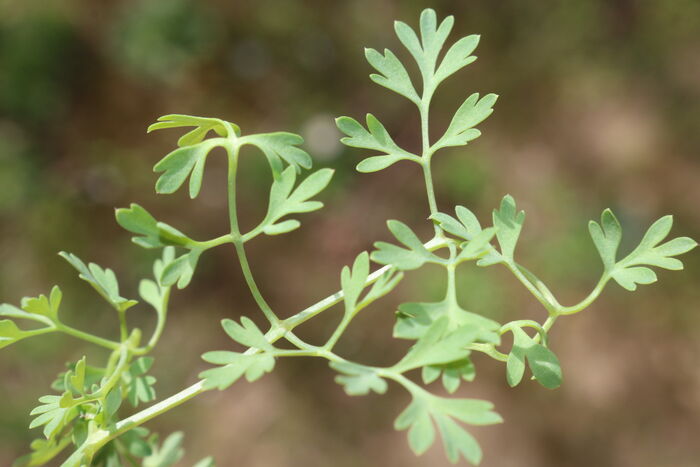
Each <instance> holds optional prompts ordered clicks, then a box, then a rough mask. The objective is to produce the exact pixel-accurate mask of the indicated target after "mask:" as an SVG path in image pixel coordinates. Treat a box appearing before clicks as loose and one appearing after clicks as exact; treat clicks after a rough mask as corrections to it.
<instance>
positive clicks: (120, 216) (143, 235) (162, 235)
mask: <svg viewBox="0 0 700 467" xmlns="http://www.w3.org/2000/svg"><path fill="white" fill-rule="evenodd" d="M115 217H116V219H117V223H118V224H119V225H120V226H122V227H123V228H124V229H125V230H127V231H129V232H132V233H135V234H137V236H134V237H132V238H131V241H132V242H134V243H135V244H137V245H139V246H141V247H143V248H160V247H164V246H168V245H173V246H188V245H191V244H193V243H194V241H193V240H192V239H190V238H189V237H187V235H185V234H184V233H182V232H180V231H179V230H177V229H176V228H174V227H171V226H169V225H168V224H165V223H163V222H158V221H157V220H156V219H155V218H154V217H153V216H152V215H151V214H150V213H149V212H148V211H146V210H145V209H144V208H142V207H141V206H139V205H138V204H135V203H132V204H131V206H129V208H120V209H117V210H116V211H115Z"/></svg>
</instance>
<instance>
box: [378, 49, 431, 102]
mask: <svg viewBox="0 0 700 467" xmlns="http://www.w3.org/2000/svg"><path fill="white" fill-rule="evenodd" d="M365 57H367V61H368V62H369V64H370V65H372V66H373V67H374V68H375V69H376V70H377V71H378V72H379V73H380V74H372V75H370V78H371V79H372V81H374V82H375V83H377V84H379V85H380V86H384V87H386V88H388V89H391V90H392V91H394V92H396V93H398V94H401V95H402V96H404V97H405V98H407V99H408V100H410V101H411V102H413V103H415V104H418V103H419V102H420V97H418V93H416V90H415V88H414V87H413V83H411V78H410V76H409V75H408V72H407V71H406V68H404V66H403V65H402V64H401V61H399V59H398V58H396V55H394V53H393V52H392V51H391V50H389V49H384V55H382V54H380V53H379V52H377V51H376V50H374V49H369V48H368V49H365Z"/></svg>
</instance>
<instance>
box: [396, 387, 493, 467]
mask: <svg viewBox="0 0 700 467" xmlns="http://www.w3.org/2000/svg"><path fill="white" fill-rule="evenodd" d="M411 394H412V395H413V400H412V401H411V404H410V405H409V406H408V407H407V408H406V409H405V410H404V411H403V412H401V414H400V415H399V416H398V418H397V419H396V421H395V422H394V428H396V429H397V430H406V429H409V433H408V442H409V445H410V446H411V449H412V450H413V452H415V453H416V454H417V455H420V454H423V453H424V452H425V451H427V450H428V448H430V446H431V445H432V444H433V442H434V441H435V428H434V426H433V422H435V424H437V426H438V430H439V432H440V436H441V437H442V441H443V445H444V447H445V453H446V455H447V458H448V459H449V460H450V462H453V463H454V462H457V461H458V460H459V457H460V456H462V457H464V458H465V459H466V460H467V461H469V462H471V463H474V464H476V463H478V462H479V461H480V460H481V449H480V448H479V445H478V443H477V442H476V440H475V439H474V438H473V437H472V436H471V435H470V434H469V433H467V432H466V431H465V430H464V428H462V427H461V426H460V425H459V424H458V423H457V422H456V421H455V420H458V421H461V422H463V423H467V424H471V425H490V424H494V423H500V422H502V419H501V417H500V416H499V415H498V414H497V413H495V412H493V410H492V409H493V404H491V403H490V402H486V401H482V400H478V399H446V398H442V397H436V396H433V395H431V394H429V393H427V392H423V391H420V392H419V391H417V390H416V391H412V392H411Z"/></svg>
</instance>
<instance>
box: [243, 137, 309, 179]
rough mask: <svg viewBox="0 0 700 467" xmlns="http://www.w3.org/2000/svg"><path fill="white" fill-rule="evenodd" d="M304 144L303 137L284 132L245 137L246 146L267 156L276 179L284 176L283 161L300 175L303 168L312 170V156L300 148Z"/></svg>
mask: <svg viewBox="0 0 700 467" xmlns="http://www.w3.org/2000/svg"><path fill="white" fill-rule="evenodd" d="M303 142H304V138H302V137H301V136H299V135H296V134H294V133H287V132H283V131H279V132H274V133H261V134H257V135H250V136H246V137H245V143H246V144H252V145H253V146H256V147H258V149H260V150H261V151H262V152H263V154H265V157H267V162H268V163H269V164H270V169H271V170H272V174H273V176H274V178H275V179H277V178H279V176H280V175H281V174H282V169H283V164H282V161H283V160H284V161H285V162H286V163H287V164H289V166H290V167H292V168H293V170H294V171H295V172H296V173H300V172H301V169H302V168H303V169H307V170H308V169H310V168H311V165H312V160H311V156H309V154H308V153H307V152H306V151H304V150H303V149H301V148H299V147H298V146H299V145H300V144H302V143H303Z"/></svg>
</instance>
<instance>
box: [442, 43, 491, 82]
mask: <svg viewBox="0 0 700 467" xmlns="http://www.w3.org/2000/svg"><path fill="white" fill-rule="evenodd" d="M479 39H480V36H478V35H477V34H472V35H470V36H467V37H463V38H461V39H460V40H458V41H457V42H455V43H454V44H453V45H452V47H450V49H449V50H448V51H447V53H446V54H445V58H443V59H442V62H441V63H440V66H439V67H438V69H437V71H436V72H435V78H434V82H435V85H436V86H437V84H438V83H440V82H442V81H443V80H444V79H445V78H447V77H448V76H450V75H452V74H454V73H455V72H457V71H459V70H461V69H462V68H464V67H465V66H467V65H469V64H470V63H472V62H473V61H474V60H476V57H475V56H473V55H471V53H472V52H474V50H475V49H476V46H477V45H479Z"/></svg>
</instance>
